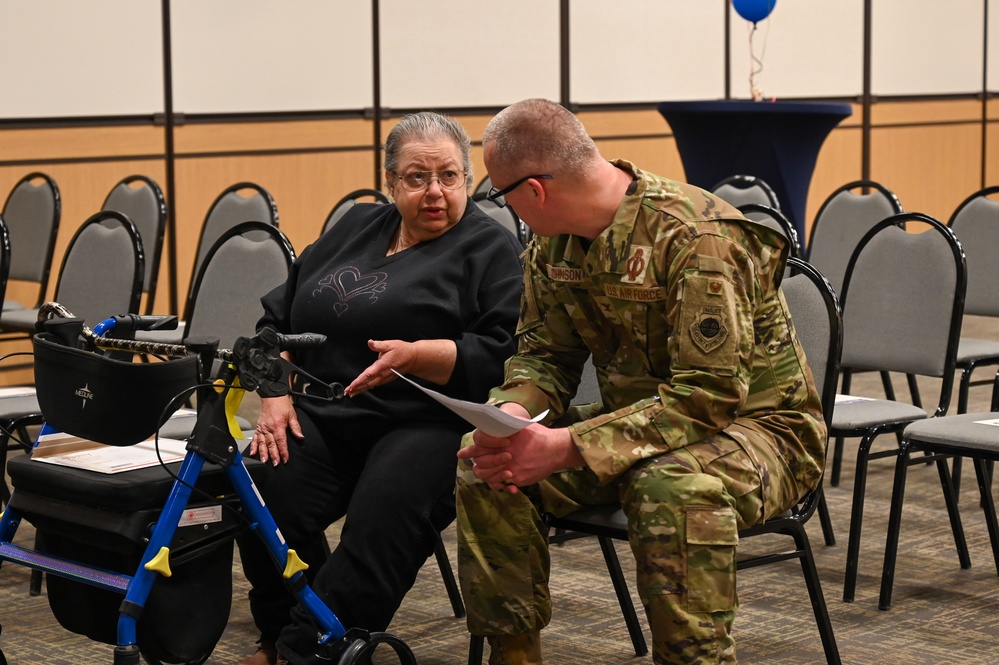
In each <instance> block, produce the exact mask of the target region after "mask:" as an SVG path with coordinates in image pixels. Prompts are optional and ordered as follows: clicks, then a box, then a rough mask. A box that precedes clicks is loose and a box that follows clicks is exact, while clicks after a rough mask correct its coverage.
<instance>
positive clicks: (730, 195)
mask: <svg viewBox="0 0 999 665" xmlns="http://www.w3.org/2000/svg"><path fill="white" fill-rule="evenodd" d="M711 193H712V194H714V195H715V196H717V197H718V198H720V199H722V200H723V201H727V202H728V203H731V204H732V205H734V206H735V207H736V208H741V207H742V206H743V205H745V204H747V203H756V204H759V205H765V206H767V207H770V208H773V209H774V210H780V201H778V200H777V194H776V193H774V190H773V188H771V187H770V185H768V184H767V183H766V182H764V181H763V179H762V178H758V177H756V176H754V175H742V174H739V175H733V176H729V177H728V178H725V179H724V180H722V181H721V182H719V183H716V184H715V186H714V187H712V188H711Z"/></svg>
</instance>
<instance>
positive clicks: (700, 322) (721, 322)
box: [690, 307, 728, 353]
mask: <svg viewBox="0 0 999 665" xmlns="http://www.w3.org/2000/svg"><path fill="white" fill-rule="evenodd" d="M690 338H691V340H692V341H693V342H694V344H696V345H697V348H699V349H700V350H701V351H702V352H704V353H711V352H712V351H714V350H715V349H717V348H718V347H719V346H721V345H722V344H724V343H725V339H726V338H728V327H727V326H726V325H725V318H724V313H723V312H722V308H721V307H704V308H702V309H701V311H700V313H699V314H698V316H697V318H696V319H695V320H694V321H693V323H691V324H690Z"/></svg>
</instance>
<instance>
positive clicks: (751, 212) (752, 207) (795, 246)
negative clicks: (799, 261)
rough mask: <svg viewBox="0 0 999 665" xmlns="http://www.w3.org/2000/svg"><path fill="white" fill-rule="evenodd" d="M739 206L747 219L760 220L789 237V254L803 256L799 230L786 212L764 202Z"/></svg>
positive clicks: (761, 222)
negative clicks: (786, 215) (785, 214)
mask: <svg viewBox="0 0 999 665" xmlns="http://www.w3.org/2000/svg"><path fill="white" fill-rule="evenodd" d="M738 208H739V212H741V213H742V214H743V215H745V216H746V219H751V220H753V221H754V222H759V223H760V224H763V225H764V226H767V227H769V228H771V229H773V230H775V231H777V232H778V233H780V234H781V235H783V236H784V237H785V238H787V240H788V243H789V244H790V245H791V252H790V253H789V254H788V256H801V243H799V242H798V230H797V229H796V228H794V224H792V223H791V221H790V220H789V219H788V218H787V217H785V216H784V213H782V212H781V211H780V210H777V209H776V208H771V207H770V206H768V205H763V204H762V203H744V204H742V205H741V206H738Z"/></svg>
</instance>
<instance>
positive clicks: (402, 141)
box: [385, 111, 475, 188]
mask: <svg viewBox="0 0 999 665" xmlns="http://www.w3.org/2000/svg"><path fill="white" fill-rule="evenodd" d="M445 139H446V140H448V141H451V142H452V143H454V144H455V145H456V146H457V147H458V152H460V153H461V161H462V166H463V168H464V171H465V186H466V188H468V187H470V186H471V185H472V183H473V182H474V177H475V173H474V171H473V169H472V154H471V153H472V140H471V139H470V138H468V132H466V131H465V128H464V127H462V126H461V125H460V124H459V123H458V121H457V120H455V119H454V118H452V117H450V116H446V115H442V114H440V113H436V112H434V111H421V112H419V113H413V114H410V115H407V116H404V117H403V119H402V120H400V121H399V124H397V125H396V126H395V127H393V128H392V131H390V132H389V135H388V139H386V140H385V170H386V171H388V172H389V173H395V172H396V170H397V169H398V168H399V153H400V152H402V148H403V147H404V146H405V145H406V144H407V143H409V142H410V141H441V140H445Z"/></svg>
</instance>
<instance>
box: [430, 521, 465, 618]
mask: <svg viewBox="0 0 999 665" xmlns="http://www.w3.org/2000/svg"><path fill="white" fill-rule="evenodd" d="M434 556H435V557H437V567H438V568H440V569H441V577H442V578H443V579H444V588H445V589H447V597H448V599H449V600H450V601H451V610H452V611H453V612H454V616H455V618H456V619H461V618H462V617H464V616H465V604H464V603H463V602H462V600H461V591H459V589H458V583H457V582H456V581H455V579H454V570H453V569H452V568H451V560H450V559H448V556H447V549H445V547H444V541H443V540H441V538H440V535H438V536H437V545H436V546H435V547H434Z"/></svg>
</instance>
